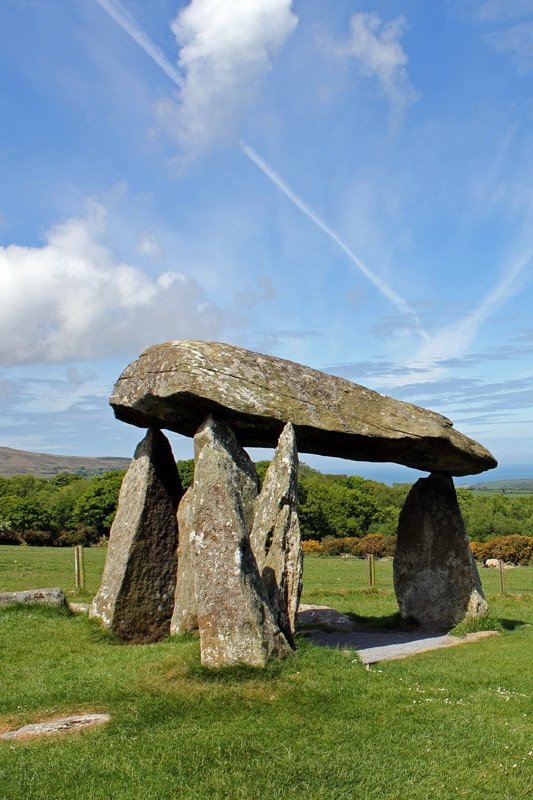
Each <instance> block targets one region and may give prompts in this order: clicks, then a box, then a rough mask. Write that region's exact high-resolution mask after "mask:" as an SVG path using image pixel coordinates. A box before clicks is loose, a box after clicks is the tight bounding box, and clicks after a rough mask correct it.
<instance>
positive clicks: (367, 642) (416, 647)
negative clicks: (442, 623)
mask: <svg viewBox="0 0 533 800" xmlns="http://www.w3.org/2000/svg"><path fill="white" fill-rule="evenodd" d="M498 635H499V634H498V632H497V631H478V632H477V633H469V634H467V635H466V636H464V637H459V636H450V635H449V634H442V633H432V632H429V631H426V632H422V631H352V632H348V633H340V632H336V633H327V632H325V631H318V630H313V631H308V632H307V633H306V634H305V636H306V638H307V639H309V640H310V641H312V642H313V643H314V644H318V645H321V646H323V647H333V648H336V649H338V650H355V651H356V652H357V654H358V656H359V658H360V659H361V661H362V662H363V664H376V663H377V662H379V661H393V660H394V659H398V658H406V657H407V656H412V655H417V654H418V653H425V652H427V651H428V650H437V649H438V648H441V647H455V646H456V645H460V644H467V643H469V642H477V641H479V640H480V639H487V638H489V637H491V636H498Z"/></svg>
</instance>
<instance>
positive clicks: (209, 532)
mask: <svg viewBox="0 0 533 800" xmlns="http://www.w3.org/2000/svg"><path fill="white" fill-rule="evenodd" d="M257 485H258V480H257V473H256V470H255V467H254V465H253V463H252V462H251V460H250V458H249V456H248V455H247V453H246V452H245V451H244V450H243V449H242V448H241V447H240V445H239V444H238V443H237V440H236V439H235V435H234V434H233V432H232V430H231V429H230V428H229V427H228V426H227V425H226V424H225V423H224V422H222V421H220V420H216V419H214V418H213V417H212V416H209V417H208V419H207V420H206V421H205V423H204V424H203V425H202V426H201V427H200V429H199V431H198V433H197V434H196V436H195V474H194V501H193V504H192V508H193V527H194V536H193V540H194V545H195V565H196V568H195V593H196V610H197V614H198V628H199V631H200V653H201V660H202V663H203V664H204V665H206V666H209V667H219V666H227V665H231V664H248V665H250V666H254V667H264V666H265V665H266V664H267V662H268V661H269V660H270V659H271V658H277V659H279V658H284V657H285V656H287V655H288V654H289V653H290V652H291V647H290V645H289V643H288V642H287V640H286V638H285V636H284V635H283V633H282V632H281V630H280V629H279V626H278V624H277V622H276V620H275V618H274V614H273V612H272V610H271V608H270V605H269V602H268V597H267V595H266V592H265V589H264V587H263V584H262V581H261V577H260V575H259V572H258V569H257V564H256V561H255V558H254V555H253V553H252V549H251V547H250V534H249V531H250V528H251V526H252V522H253V515H254V504H255V500H256V497H257Z"/></svg>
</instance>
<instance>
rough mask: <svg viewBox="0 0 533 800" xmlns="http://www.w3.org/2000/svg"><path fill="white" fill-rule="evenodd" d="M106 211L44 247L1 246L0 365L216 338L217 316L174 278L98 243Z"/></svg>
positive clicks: (93, 207)
mask: <svg viewBox="0 0 533 800" xmlns="http://www.w3.org/2000/svg"><path fill="white" fill-rule="evenodd" d="M105 227H106V212H105V209H104V208H103V207H102V206H101V205H99V204H97V203H95V202H91V203H90V204H89V211H88V215H87V217H86V218H80V219H70V220H67V221H66V222H64V223H61V224H60V225H57V226H56V227H55V228H52V230H50V231H49V232H48V234H47V236H46V242H45V244H44V246H43V247H21V246H18V245H9V246H7V247H0V361H1V362H3V363H5V364H17V363H19V364H21V363H34V362H37V361H48V362H61V361H69V360H74V359H90V358H97V357H104V356H109V355H113V356H115V355H118V354H120V353H130V352H131V351H132V350H133V351H138V350H140V349H141V348H143V347H146V346H148V345H150V344H152V343H154V342H157V341H161V340H165V339H174V338H177V339H179V338H206V337H207V338H209V337H212V336H214V335H215V336H216V334H217V332H218V331H219V330H220V326H221V324H222V315H221V313H220V311H218V310H217V309H215V308H213V307H212V306H210V305H209V304H208V303H206V298H205V296H204V295H203V292H202V290H201V288H200V287H199V285H198V284H197V283H196V282H195V281H193V280H191V279H189V278H187V277H186V276H185V275H183V274H181V273H179V272H174V271H171V272H166V273H163V274H161V275H159V276H158V277H156V278H152V277H151V276H149V275H147V274H145V273H144V272H142V271H141V270H140V269H139V268H137V267H135V266H133V265H131V264H128V263H124V262H121V261H118V260H117V259H116V258H115V257H114V256H113V254H112V252H111V251H110V250H109V249H108V247H106V246H105V245H104V244H103V243H102V237H103V234H104V233H105Z"/></svg>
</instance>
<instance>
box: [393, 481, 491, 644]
mask: <svg viewBox="0 0 533 800" xmlns="http://www.w3.org/2000/svg"><path fill="white" fill-rule="evenodd" d="M394 588H395V591H396V597H397V598H398V604H399V606H400V612H401V615H402V617H403V618H404V619H413V620H415V621H416V622H418V623H419V624H420V625H422V626H424V627H426V628H431V629H442V630H449V629H450V628H452V627H453V626H454V625H456V624H457V623H458V622H460V621H461V620H462V619H463V618H464V617H465V616H473V617H477V616H483V615H484V614H485V613H486V611H487V604H486V602H485V600H484V597H483V590H482V588H481V583H480V580H479V575H478V571H477V567H476V563H475V561H474V558H473V556H472V553H471V551H470V547H469V545H468V537H467V535H466V531H465V526H464V522H463V519H462V517H461V512H460V510H459V505H458V503H457V495H456V493H455V488H454V485H453V481H452V479H451V477H450V476H449V475H446V474H442V473H440V474H432V475H430V476H429V477H428V478H421V479H420V480H418V481H417V482H416V483H415V485H414V486H413V487H412V489H411V491H410V492H409V495H408V496H407V499H406V501H405V505H404V507H403V509H402V511H401V513H400V519H399V524H398V536H397V543H396V555H395V557H394Z"/></svg>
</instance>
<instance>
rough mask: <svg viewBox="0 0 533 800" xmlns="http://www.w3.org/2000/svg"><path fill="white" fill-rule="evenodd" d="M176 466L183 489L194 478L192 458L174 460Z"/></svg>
mask: <svg viewBox="0 0 533 800" xmlns="http://www.w3.org/2000/svg"><path fill="white" fill-rule="evenodd" d="M176 466H177V467H178V474H179V476H180V480H181V485H182V486H183V488H184V489H188V488H189V486H190V485H191V483H192V481H193V478H194V458H188V459H184V460H182V461H176Z"/></svg>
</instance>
